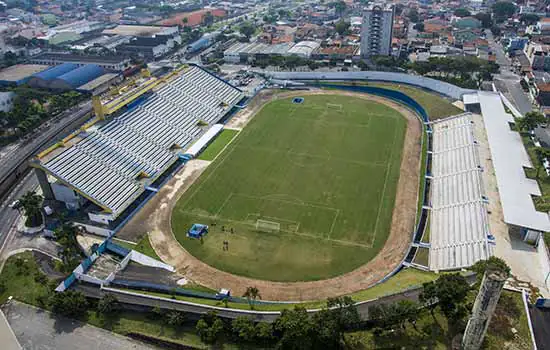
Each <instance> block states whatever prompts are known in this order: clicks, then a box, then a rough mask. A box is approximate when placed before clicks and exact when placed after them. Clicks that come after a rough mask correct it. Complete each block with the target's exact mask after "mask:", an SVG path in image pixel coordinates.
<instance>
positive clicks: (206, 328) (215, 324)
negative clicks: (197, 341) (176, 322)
mask: <svg viewBox="0 0 550 350" xmlns="http://www.w3.org/2000/svg"><path fill="white" fill-rule="evenodd" d="M195 329H196V331H197V334H198V335H199V337H200V338H201V340H202V341H203V342H205V343H207V344H214V343H216V342H218V341H219V339H220V336H221V335H222V333H223V321H222V320H221V319H220V318H219V317H218V316H217V315H216V313H215V312H209V313H207V314H206V315H204V316H202V317H201V319H200V320H199V321H198V322H197V325H196V326H195Z"/></svg>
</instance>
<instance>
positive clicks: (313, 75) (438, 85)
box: [265, 71, 475, 100]
mask: <svg viewBox="0 0 550 350" xmlns="http://www.w3.org/2000/svg"><path fill="white" fill-rule="evenodd" d="M265 74H266V75H267V76H268V77H272V78H275V79H281V80H312V81H316V80H335V81H345V80H349V81H353V80H366V81H381V82H391V83H403V84H408V85H414V86H418V87H421V88H424V89H428V90H432V91H434V92H437V93H439V94H441V95H445V96H448V97H451V98H454V99H456V100H460V99H462V95H464V94H465V93H471V92H475V90H470V89H463V88H461V87H458V86H456V85H452V84H449V83H446V82H443V81H439V80H436V79H431V78H425V77H422V76H418V75H411V74H405V73H395V72H377V71H367V72H265Z"/></svg>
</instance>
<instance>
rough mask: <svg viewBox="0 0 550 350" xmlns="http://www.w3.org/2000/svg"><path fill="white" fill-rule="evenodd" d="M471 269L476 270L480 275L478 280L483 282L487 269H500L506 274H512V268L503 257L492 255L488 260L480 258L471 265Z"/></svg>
mask: <svg viewBox="0 0 550 350" xmlns="http://www.w3.org/2000/svg"><path fill="white" fill-rule="evenodd" d="M470 270H472V271H474V272H475V273H476V275H477V277H478V282H481V279H482V278H483V274H484V273H485V271H487V270H500V271H504V272H505V273H506V274H508V275H509V274H510V272H511V270H510V267H509V266H508V264H506V262H505V261H504V260H502V259H501V258H497V257H496V256H491V257H490V258H489V259H487V260H479V261H478V262H476V263H475V264H474V265H472V267H470Z"/></svg>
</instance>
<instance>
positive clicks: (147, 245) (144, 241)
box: [113, 234, 162, 261]
mask: <svg viewBox="0 0 550 350" xmlns="http://www.w3.org/2000/svg"><path fill="white" fill-rule="evenodd" d="M113 242H114V243H116V244H118V245H120V246H122V247H124V248H126V249H130V250H135V251H137V252H140V253H142V254H145V255H147V256H149V257H151V258H153V259H157V260H160V261H162V260H161V258H159V256H158V255H157V253H156V252H155V250H154V249H153V247H152V246H151V242H150V241H149V235H148V234H145V235H144V236H143V237H142V238H141V240H140V241H139V242H137V243H131V242H128V241H122V240H120V239H116V238H113Z"/></svg>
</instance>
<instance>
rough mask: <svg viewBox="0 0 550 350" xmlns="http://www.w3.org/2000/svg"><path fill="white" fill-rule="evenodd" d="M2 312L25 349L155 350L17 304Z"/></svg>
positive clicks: (103, 331)
mask: <svg viewBox="0 0 550 350" xmlns="http://www.w3.org/2000/svg"><path fill="white" fill-rule="evenodd" d="M3 311H4V313H5V314H6V318H7V320H8V322H9V324H10V325H11V327H12V329H13V332H14V333H15V336H16V337H17V340H18V341H19V343H20V344H21V346H22V347H23V349H52V350H53V349H57V350H80V349H82V350H91V349H98V350H99V349H101V350H103V349H113V350H115V349H121V350H122V349H136V350H151V349H153V348H152V347H150V346H148V345H146V344H143V343H141V342H138V341H136V340H133V339H130V338H127V337H124V336H121V335H118V334H115V333H111V332H108V331H106V330H103V329H101V328H97V327H93V326H90V325H87V324H85V323H82V322H79V321H74V320H71V319H68V318H65V317H62V316H53V315H52V314H50V313H49V312H48V311H45V310H42V309H38V308H35V307H32V306H29V305H26V304H22V303H19V302H16V301H12V302H10V303H9V304H8V305H6V306H4V307H3Z"/></svg>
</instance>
